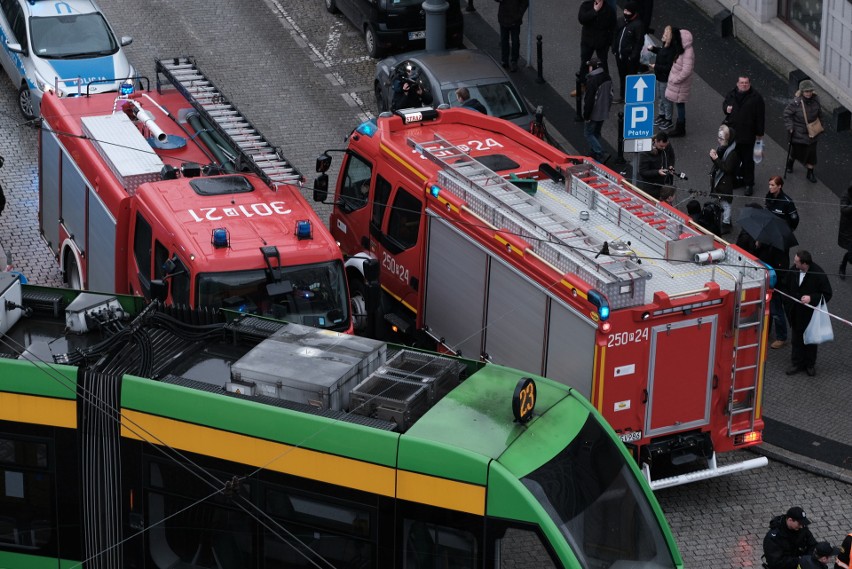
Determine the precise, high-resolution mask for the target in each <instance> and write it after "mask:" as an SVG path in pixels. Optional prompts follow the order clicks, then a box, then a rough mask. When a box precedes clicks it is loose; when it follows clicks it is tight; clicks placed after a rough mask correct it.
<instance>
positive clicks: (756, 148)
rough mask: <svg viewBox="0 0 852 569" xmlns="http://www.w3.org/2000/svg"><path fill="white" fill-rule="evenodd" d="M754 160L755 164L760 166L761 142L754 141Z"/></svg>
mask: <svg viewBox="0 0 852 569" xmlns="http://www.w3.org/2000/svg"><path fill="white" fill-rule="evenodd" d="M752 157H753V158H754V163H755V164H760V163H761V162H763V141H762V140H755V141H754V154H753V155H752Z"/></svg>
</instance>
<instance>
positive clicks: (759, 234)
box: [737, 207, 799, 251]
mask: <svg viewBox="0 0 852 569" xmlns="http://www.w3.org/2000/svg"><path fill="white" fill-rule="evenodd" d="M737 224H739V226H740V227H742V228H743V230H744V231H745V232H746V233H748V234H749V235H751V236H752V237H753V238H754V240H755V241H758V242H760V243H763V244H766V245H769V246H771V247H775V248H776V249H780V250H782V251H787V250H789V249H790V248H791V247H793V246H794V245H798V244H799V240H798V239H796V236H795V235H794V234H793V230H792V229H790V226H789V225H787V222H786V221H784V220H783V219H781V218H780V217H778V216H777V215H775V214H774V213H772V212H771V211H769V210H768V209H763V208H756V207H744V208H743V209H742V211H740V217H739V219H737Z"/></svg>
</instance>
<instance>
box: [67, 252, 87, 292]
mask: <svg viewBox="0 0 852 569" xmlns="http://www.w3.org/2000/svg"><path fill="white" fill-rule="evenodd" d="M65 255H66V256H65V282H66V283H68V288H71V289H74V290H83V276H82V275H81V274H80V267H79V266H78V265H77V259H76V258H75V257H74V254H73V253H71V252H70V251H69V252H68V253H66V254H65Z"/></svg>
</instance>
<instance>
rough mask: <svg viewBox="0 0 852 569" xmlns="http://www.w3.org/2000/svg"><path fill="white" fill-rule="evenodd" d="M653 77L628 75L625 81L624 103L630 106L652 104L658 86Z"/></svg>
mask: <svg viewBox="0 0 852 569" xmlns="http://www.w3.org/2000/svg"><path fill="white" fill-rule="evenodd" d="M652 77H653V75H628V76H627V77H626V81H625V89H624V90H625V91H626V93H625V94H624V97H625V101H624V102H625V103H626V104H628V105H635V104H637V103H652V102H653V101H654V95H655V90H656V86H657V82H656V80H652Z"/></svg>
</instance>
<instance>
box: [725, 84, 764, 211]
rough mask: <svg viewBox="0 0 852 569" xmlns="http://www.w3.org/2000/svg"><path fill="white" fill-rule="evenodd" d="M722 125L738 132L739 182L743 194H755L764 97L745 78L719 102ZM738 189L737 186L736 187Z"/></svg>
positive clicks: (761, 137) (761, 138) (762, 128)
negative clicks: (756, 163)
mask: <svg viewBox="0 0 852 569" xmlns="http://www.w3.org/2000/svg"><path fill="white" fill-rule="evenodd" d="M722 112H724V113H725V124H726V125H728V126H732V127H734V129H735V130H736V132H737V137H736V143H737V156H738V157H739V159H740V168H739V171H738V174H737V178H741V179H742V185H744V186H745V195H747V196H750V195H752V194H753V193H754V143H755V142H757V141H758V140H760V141H762V140H763V134H764V122H765V121H766V105H765V104H764V102H763V96H762V95H761V94H760V93H758V92H757V91H756V90H754V89H752V87H751V80H750V79H749V78H748V77H746V76H741V77H739V79H737V86H736V87H734V88H733V89H731V91H729V92H728V94H727V95H726V96H725V100H724V102H723V103H722ZM735 187H739V186H735Z"/></svg>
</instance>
